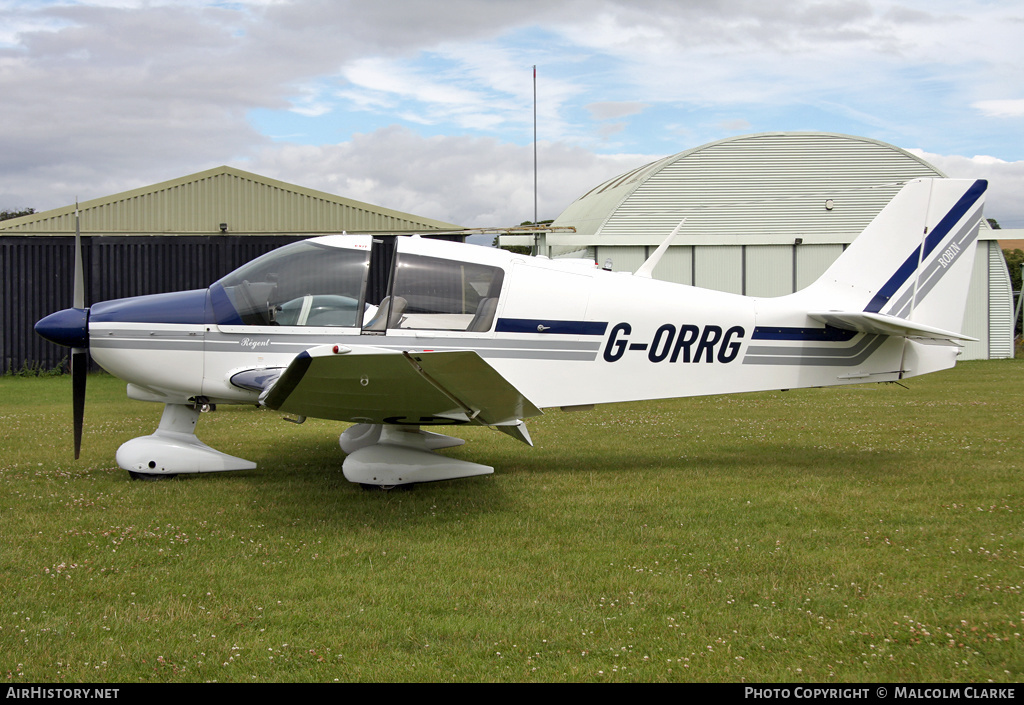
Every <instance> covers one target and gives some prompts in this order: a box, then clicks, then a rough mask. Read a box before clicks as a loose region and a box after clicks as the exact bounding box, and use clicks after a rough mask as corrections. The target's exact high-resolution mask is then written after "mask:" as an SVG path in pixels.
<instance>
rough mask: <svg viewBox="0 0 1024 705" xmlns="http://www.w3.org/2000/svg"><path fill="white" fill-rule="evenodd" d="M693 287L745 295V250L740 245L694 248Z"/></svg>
mask: <svg viewBox="0 0 1024 705" xmlns="http://www.w3.org/2000/svg"><path fill="white" fill-rule="evenodd" d="M693 273H694V274H693V277H694V281H693V285H694V286H699V287H703V288H705V289H717V290H718V291H727V292H729V293H731V294H742V293H743V248H742V247H741V246H739V245H718V246H712V245H708V246H702V247H695V248H693Z"/></svg>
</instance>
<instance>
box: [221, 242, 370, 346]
mask: <svg viewBox="0 0 1024 705" xmlns="http://www.w3.org/2000/svg"><path fill="white" fill-rule="evenodd" d="M369 261H370V250H369V247H367V248H365V249H348V248H341V247H329V246H326V245H323V244H319V243H314V242H310V241H304V242H296V243H293V244H291V245H286V246H284V247H282V248H279V249H277V250H274V251H273V252H269V253H267V254H265V255H263V256H262V257H259V258H257V259H254V260H253V261H252V262H249V263H248V264H246V265H244V266H242V267H240V268H239V269H236V270H235V271H234V272H232V273H231V274H229V275H227V276H226V277H224V278H223V279H221V280H220V281H219V282H218V284H219V285H220V286H221V287H223V289H224V292H225V293H226V294H227V297H228V299H229V300H230V302H231V305H232V307H233V308H234V310H235V311H236V312H237V314H238V316H239V317H240V318H241V319H242V323H244V324H247V325H262V326H349V327H356V326H359V325H361V323H362V318H363V317H362V313H363V308H364V302H363V290H364V287H365V285H366V274H367V271H368V268H369Z"/></svg>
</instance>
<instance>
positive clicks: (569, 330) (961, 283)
mask: <svg viewBox="0 0 1024 705" xmlns="http://www.w3.org/2000/svg"><path fill="white" fill-rule="evenodd" d="M986 186H987V184H986V182H984V181H971V180H953V179H920V180H915V181H910V182H907V183H906V184H905V185H904V186H903V187H902V189H901V190H900V191H899V193H898V194H897V195H896V196H895V197H894V198H893V200H892V201H891V202H890V203H889V204H888V205H887V206H886V207H885V209H883V210H882V212H881V213H880V214H879V215H878V216H877V217H876V218H875V219H874V220H873V221H872V222H871V223H870V224H869V225H868V227H867V228H866V229H865V231H864V232H863V233H862V234H861V235H860V236H858V237H857V238H856V240H855V241H854V242H853V243H852V244H851V245H850V246H849V247H848V248H847V249H846V251H845V252H844V253H843V254H842V255H841V256H840V257H839V258H838V259H837V260H836V261H835V263H833V264H832V266H831V267H830V268H829V269H828V270H827V271H826V272H825V273H824V274H823V275H822V276H821V277H820V278H819V279H818V280H817V281H816V282H815V283H814V284H812V285H811V286H809V287H808V288H806V289H803V290H801V291H798V292H796V293H794V294H790V295H787V296H780V297H776V298H753V297H747V296H740V295H735V294H728V293H723V292H718V291H710V290H705V289H699V288H695V287H692V286H686V285H681V284H673V283H668V282H663V281H658V280H655V279H652V278H651V272H652V271H653V269H654V266H655V264H656V263H657V261H658V259H659V258H660V257H661V255H662V254H663V252H664V251H665V250H666V248H667V247H668V245H669V242H670V241H671V239H672V238H671V236H670V238H669V239H668V240H666V241H665V243H664V244H663V245H662V246H661V247H660V248H658V251H657V252H655V253H654V254H653V255H652V256H651V259H650V260H648V262H646V263H645V264H644V265H643V266H642V267H641V268H640V269H639V270H637V272H636V273H634V274H632V275H630V274H628V273H612V272H608V271H604V270H602V269H599V268H597V267H596V265H594V264H593V263H591V262H587V263H585V266H581V263H580V262H579V261H567V260H550V259H547V258H543V257H528V256H522V255H515V254H512V253H509V252H506V251H503V250H499V249H494V248H487V247H479V246H474V245H464V244H460V243H452V242H444V241H438V240H431V239H427V238H420V237H415V236H414V237H398V238H396V239H395V245H394V247H393V249H389V250H387V255H388V256H390V255H391V254H392V252H393V256H391V261H390V262H389V263H383V264H384V265H385V266H381V265H382V262H381V259H380V258H381V256H382V253H384V252H385V251H384V249H382V243H380V242H375V241H374V239H373V238H372V237H371V236H369V235H332V236H326V237H318V238H313V239H311V240H306V241H302V242H299V243H294V244H291V245H288V246H286V247H283V248H280V249H278V250H275V251H273V252H271V253H268V254H266V255H264V256H262V257H259V258H257V259H255V260H253V261H252V262H250V263H248V264H246V265H244V266H243V267H241V268H240V269H238V270H236V271H234V272H233V273H231V274H229V275H227V276H226V277H224V278H223V279H221V280H220V281H218V282H216V283H214V284H212V285H211V286H210V287H208V288H206V289H200V290H195V291H184V292H178V293H171V294H157V295H151V296H139V297H134V298H128V299H119V300H115V301H106V302H102V303H97V304H94V305H92V306H91V307H89V308H86V307H85V306H84V303H83V301H82V299H81V288H80V286H76V290H77V293H76V300H75V304H74V307H73V308H70V309H65V310H63V311H59V312H57V313H54V314H51V315H50V316H47V317H46V318H44V319H42V320H41V321H39V322H38V323H37V324H36V330H37V331H38V332H39V333H40V334H41V335H43V336H44V337H45V338H47V339H49V340H52V341H54V342H56V343H59V344H62V345H66V346H69V347H71V348H72V349H73V354H72V377H73V379H74V384H73V387H74V390H75V391H74V401H75V414H74V415H75V453H76V457H78V451H79V448H80V444H81V426H82V405H83V403H84V396H85V386H84V385H85V382H84V380H85V369H86V368H85V360H86V358H85V354H86V349H88V350H89V351H91V354H92V356H93V359H95V360H96V362H97V363H99V364H100V365H101V366H102V367H103V368H105V369H106V370H108V371H109V372H110V373H112V374H114V375H116V376H117V377H120V378H121V379H123V380H125V381H127V382H128V396H129V397H130V398H132V399H139V400H145V401H153V402H159V403H162V404H164V411H163V416H162V417H161V420H160V423H159V427H158V428H157V429H156V431H155V432H154V433H153V434H152V435H149V436H144V437H141V438H135V439H133V440H129V441H128V442H126V443H125V444H123V445H122V446H121V447H120V448H119V449H118V451H117V462H118V464H119V465H120V467H122V468H124V469H126V470H127V471H128V472H129V473H131V474H132V476H133V477H137V478H153V477H159V476H169V475H177V474H179V473H197V472H217V471H223V470H240V469H252V468H255V467H256V466H255V464H254V463H252V462H249V461H246V460H243V459H241V458H236V457H232V456H230V455H226V454H224V453H221V452H219V451H216V450H214V449H212V448H210V447H209V446H207V445H205V444H204V443H202V442H201V441H200V440H199V439H198V438H197V437H196V435H195V426H196V422H197V421H198V419H199V416H200V411H201V410H206V409H209V408H212V407H214V406H215V405H216V404H255V405H259V406H264V407H269V408H270V409H276V410H280V411H282V412H285V413H289V414H292V415H294V416H296V417H298V418H297V419H295V420H298V421H302V420H303V419H304V417H307V416H310V417H317V418H326V419H336V420H338V421H345V422H351V423H353V424H354V425H352V426H350V427H349V428H347V429H346V430H345V431H344V433H342V434H341V437H340V444H341V447H342V449H343V450H344V451H345V452H346V453H347V454H348V455H347V457H346V459H345V461H344V463H343V471H344V474H345V477H346V478H347V479H349V480H350V481H352V482H357V483H361V484H365V485H377V486H381V487H390V486H394V485H402V484H408V483H417V482H429V481H435V480H447V479H452V478H458V477H468V476H473V475H480V474H485V473H490V472H492V471H493V468H491V467H488V466H486V465H481V464H476V463H471V462H467V461H463V460H458V459H453V458H450V457H446V456H444V455H442V454H439V453H437V452H436V451H437V450H439V449H442V448H447V447H451V446H455V445H460V444H462V443H463V441H462V440H460V439H457V438H452V437H450V436H446V435H441V434H439V433H435V432H431V431H426V430H423V427H434V426H439V425H458V424H477V425H484V426H492V427H494V428H496V429H497V430H499V431H504V432H505V433H507V434H509V435H511V436H513V437H514V438H517V439H519V440H521V441H524V442H526V443H528V444H531V445H532V443H531V440H530V436H529V434H528V433H527V430H526V426H525V424H524V420H525V419H528V418H529V417H532V416H536V415H539V414H541V413H543V412H542V411H541V409H544V408H553V407H561V408H562V409H564V410H574V409H579V408H588V407H590V406H591V405H593V404H602V403H608V402H624V401H636V400H643V399H660V398H669V397H685V396H697V395H709V394H727V393H733V392H748V391H756V390H769V389H789V388H797V387H824V386H832V385H844V384H857V383H863V382H892V381H897V380H901V379H904V378H907V377H912V376H915V375H921V374H925V373H928V372H934V371H936V370H942V369H947V368H949V367H952V366H953V365H954V364H955V362H956V358H957V355H958V352H959V350H960V345H959V344H958V341H963V340H973V338H969V337H967V336H964V335H962V334H961V333H960V332H959V331H960V330H961V327H962V324H963V317H964V310H965V305H966V299H967V289H968V285H969V282H970V279H971V271H972V263H973V259H974V251H975V244H976V241H977V237H978V228H979V222H980V220H981V215H982V203H983V200H984V198H983V197H984V192H985V189H986ZM677 230H678V229H677ZM674 234H675V233H673V235H674ZM79 270H80V267H79ZM75 276H76V283H77V282H80V280H81V272H80V271H78V272H76V275H75ZM375 279H376V280H375ZM375 291H376V292H380V293H379V295H373V294H372V292H375ZM374 298H377V299H378V300H372V299H374Z"/></svg>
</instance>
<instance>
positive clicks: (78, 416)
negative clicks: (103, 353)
mask: <svg viewBox="0 0 1024 705" xmlns="http://www.w3.org/2000/svg"><path fill="white" fill-rule="evenodd" d="M72 306H73V307H74V308H78V309H82V308H85V268H84V266H83V264H82V228H81V224H80V222H79V217H78V201H77V199H76V200H75V274H74V294H73V302H72ZM86 334H87V335H88V328H86ZM88 372H89V352H88V349H87V348H71V415H72V419H73V423H74V427H75V460H78V456H79V455H80V454H81V452H82V425H83V422H84V420H85V379H86V375H87V374H88Z"/></svg>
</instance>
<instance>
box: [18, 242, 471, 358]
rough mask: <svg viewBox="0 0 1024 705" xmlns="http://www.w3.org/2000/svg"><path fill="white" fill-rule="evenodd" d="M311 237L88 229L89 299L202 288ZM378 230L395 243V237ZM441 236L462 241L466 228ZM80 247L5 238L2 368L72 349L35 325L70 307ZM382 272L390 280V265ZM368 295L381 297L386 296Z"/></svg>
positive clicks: (64, 354) (84, 244)
mask: <svg viewBox="0 0 1024 705" xmlns="http://www.w3.org/2000/svg"><path fill="white" fill-rule="evenodd" d="M308 237H310V236H309V235H219V236H213V237H202V236H183V235H146V236H140V235H136V236H99V235H96V236H89V235H83V236H82V256H83V265H84V269H85V286H86V291H85V303H86V305H87V306H88V305H91V304H93V303H96V302H99V301H109V300H111V299H120V298H124V297H128V296H141V295H144V294H161V293H164V292H168V291H184V290H188V289H202V288H205V287H207V286H209V285H210V284H212V283H213V282H215V281H217V280H218V279H220V278H221V277H223V276H224V275H225V274H227V273H229V272H231V271H232V270H233V269H235V268H237V267H240V266H241V265H243V264H245V263H246V262H248V261H249V260H251V259H253V258H255V257H258V256H259V255H262V254H264V253H265V252H269V251H270V250H273V249H275V248H277V247H281V246H282V245H286V244H288V243H290V242H295V241H297V240H305V239H307V238H308ZM374 237H375V238H377V239H381V240H384V241H386V242H393V239H394V237H395V236H393V235H391V236H387V235H375V236H374ZM434 237H437V238H438V239H444V240H457V241H461V240H462V237H461V236H459V235H437V236H434ZM74 246H75V238H74V237H61V236H45V237H43V236H36V237H24V236H20V237H0V277H2V283H0V287H2V289H0V353H2V355H3V357H2V361H0V362H2V366H0V374H4V373H7V372H12V371H13V372H17V371H18V370H20V369H22V368H23V367H26V366H27V367H30V368H35V367H39V368H41V369H52V368H54V367H56V366H57V365H59V364H61V361H62V360H64V359H65V358H66V357H67V356H68V350H67V348H62V347H60V346H59V345H54V344H53V343H50V342H48V341H45V340H43V339H42V338H40V337H39V336H38V335H36V332H35V330H34V329H33V326H34V325H35V323H36V321H38V320H39V319H40V318H42V317H43V316H46V315H48V314H50V313H53V312H54V311H59V310H61V309H65V308H68V307H69V306H71V301H72V271H73V269H74V261H75V254H74ZM392 247H393V246H392ZM388 251H393V250H391V249H390V248H389V249H388ZM387 259H389V260H390V257H388V258H387ZM378 266H379V267H387V264H386V263H383V262H382V263H378ZM382 274H383V278H384V280H385V281H386V276H387V274H386V270H382ZM369 294H370V295H371V296H377V300H378V301H379V297H380V296H382V295H383V293H381V292H377V293H376V294H375V293H374V292H369Z"/></svg>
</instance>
